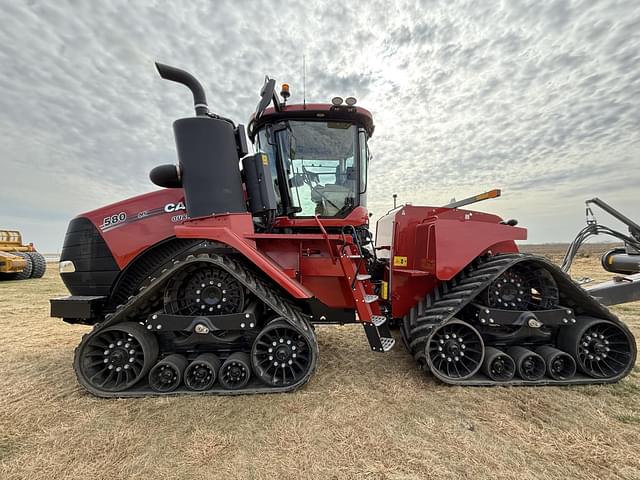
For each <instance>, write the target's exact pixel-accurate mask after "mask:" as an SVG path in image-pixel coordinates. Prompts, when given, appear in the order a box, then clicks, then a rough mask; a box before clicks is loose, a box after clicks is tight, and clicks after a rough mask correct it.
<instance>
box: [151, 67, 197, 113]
mask: <svg viewBox="0 0 640 480" xmlns="http://www.w3.org/2000/svg"><path fill="white" fill-rule="evenodd" d="M156 68H157V69H158V73H159V74H160V76H161V77H162V78H164V79H165V80H171V81H172V82H177V83H181V84H182V85H185V86H186V87H187V88H188V89H189V90H191V93H192V94H193V106H194V107H195V109H196V115H198V116H205V115H207V114H208V113H209V106H208V105H207V96H206V95H205V93H204V88H203V87H202V84H201V83H200V82H199V81H198V79H197V78H196V77H194V76H193V75H191V74H190V73H189V72H187V71H185V70H181V69H179V68H176V67H172V66H170V65H165V64H164V63H158V62H156Z"/></svg>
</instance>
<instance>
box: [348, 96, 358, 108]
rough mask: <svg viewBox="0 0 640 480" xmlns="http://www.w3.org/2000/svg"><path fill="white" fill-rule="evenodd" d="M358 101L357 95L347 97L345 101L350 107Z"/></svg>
mask: <svg viewBox="0 0 640 480" xmlns="http://www.w3.org/2000/svg"><path fill="white" fill-rule="evenodd" d="M356 102H357V100H356V97H347V99H346V100H345V103H346V104H347V105H349V106H350V107H353V106H354V105H355V104H356Z"/></svg>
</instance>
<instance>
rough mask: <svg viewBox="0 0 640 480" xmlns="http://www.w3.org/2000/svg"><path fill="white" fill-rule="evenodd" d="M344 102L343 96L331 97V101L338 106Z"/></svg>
mask: <svg viewBox="0 0 640 480" xmlns="http://www.w3.org/2000/svg"><path fill="white" fill-rule="evenodd" d="M342 102H343V100H342V97H333V98H332V99H331V103H333V104H334V105H335V106H336V107H337V106H338V105H342Z"/></svg>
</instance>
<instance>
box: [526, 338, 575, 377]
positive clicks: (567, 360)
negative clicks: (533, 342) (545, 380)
mask: <svg viewBox="0 0 640 480" xmlns="http://www.w3.org/2000/svg"><path fill="white" fill-rule="evenodd" d="M536 353H537V354H538V355H540V356H541V357H542V358H543V359H544V362H545V363H546V364H547V375H549V376H550V377H551V378H553V379H554V380H568V379H570V378H571V377H573V376H574V375H575V374H576V361H575V360H574V359H573V357H572V356H571V355H569V354H568V353H566V352H563V351H562V350H558V349H557V348H553V347H552V346H550V345H543V346H541V347H538V348H536Z"/></svg>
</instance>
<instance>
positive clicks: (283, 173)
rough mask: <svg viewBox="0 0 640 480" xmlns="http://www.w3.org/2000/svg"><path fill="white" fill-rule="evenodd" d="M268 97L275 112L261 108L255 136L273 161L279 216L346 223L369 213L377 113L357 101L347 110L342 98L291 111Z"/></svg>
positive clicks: (254, 120) (254, 126) (252, 135)
mask: <svg viewBox="0 0 640 480" xmlns="http://www.w3.org/2000/svg"><path fill="white" fill-rule="evenodd" d="M272 84H275V82H273V83H272ZM283 93H284V90H283ZM287 93H288V89H287ZM266 96H267V98H271V99H272V100H273V106H272V107H268V108H266V107H264V104H263V102H261V104H262V105H263V106H262V107H261V104H259V105H258V109H257V110H256V113H255V114H254V116H253V117H252V119H251V123H250V128H249V135H250V138H251V140H252V141H253V143H254V146H255V150H256V151H257V152H261V153H263V154H264V155H266V156H267V159H268V160H267V161H268V163H269V167H270V170H271V181H272V182H273V189H274V191H275V197H276V202H277V209H276V210H277V211H276V216H277V217H288V218H289V219H304V218H307V219H312V218H313V217H315V216H318V217H320V218H327V219H330V218H333V219H345V220H346V219H347V217H350V215H351V214H352V213H353V212H354V210H356V209H357V208H358V207H362V209H359V211H360V210H361V211H364V209H365V207H366V190H367V164H368V160H369V153H368V148H367V141H368V139H369V138H370V137H371V135H372V133H373V129H374V126H373V118H372V116H371V113H370V112H369V111H367V110H365V109H363V108H360V107H356V106H355V105H354V103H355V98H353V97H350V98H348V99H347V100H348V101H349V102H348V104H347V105H342V102H343V101H342V99H341V98H339V97H336V98H334V99H333V101H332V104H303V105H286V104H285V103H284V102H283V103H281V102H280V101H279V99H278V98H277V96H276V95H275V93H274V92H273V90H272V89H271V90H270V91H267V92H266ZM262 97H263V99H264V97H265V92H264V91H263V95H262ZM285 98H286V97H285ZM360 213H362V212H360ZM359 217H362V218H365V217H366V212H365V214H364V216H363V215H359ZM314 222H315V220H314ZM297 223H298V224H299V225H302V224H303V223H305V222H302V223H301V222H297ZM347 223H351V219H349V221H348V222H347Z"/></svg>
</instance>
